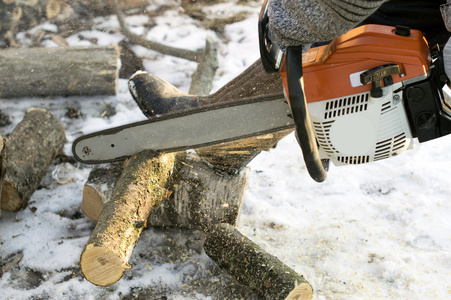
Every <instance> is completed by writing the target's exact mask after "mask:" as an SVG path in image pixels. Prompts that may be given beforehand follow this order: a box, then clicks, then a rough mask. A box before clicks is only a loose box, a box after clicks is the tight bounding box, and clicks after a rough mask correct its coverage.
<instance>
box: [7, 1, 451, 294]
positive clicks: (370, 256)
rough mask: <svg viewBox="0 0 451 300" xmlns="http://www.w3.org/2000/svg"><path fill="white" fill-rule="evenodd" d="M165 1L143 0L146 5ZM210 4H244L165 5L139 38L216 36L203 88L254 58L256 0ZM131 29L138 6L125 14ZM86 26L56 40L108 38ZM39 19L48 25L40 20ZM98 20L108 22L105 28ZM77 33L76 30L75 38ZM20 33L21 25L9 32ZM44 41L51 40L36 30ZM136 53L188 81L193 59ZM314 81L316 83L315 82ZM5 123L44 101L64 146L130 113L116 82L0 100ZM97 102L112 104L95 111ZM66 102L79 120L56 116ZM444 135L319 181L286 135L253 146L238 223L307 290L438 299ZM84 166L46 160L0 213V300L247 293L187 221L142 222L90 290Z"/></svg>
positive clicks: (448, 208) (448, 243)
mask: <svg viewBox="0 0 451 300" xmlns="http://www.w3.org/2000/svg"><path fill="white" fill-rule="evenodd" d="M163 3H164V4H168V3H169V4H175V3H176V2H174V1H162V0H161V1H152V4H150V5H149V7H148V9H149V10H151V9H154V8H156V7H157V6H158V5H160V4H163ZM204 9H205V11H206V12H209V13H210V14H211V15H218V16H219V15H221V14H226V13H233V12H238V11H248V12H249V15H248V18H247V19H246V20H244V21H241V22H237V23H233V24H230V25H227V26H226V28H225V31H224V35H218V34H217V33H216V32H214V31H211V30H206V29H205V28H203V27H202V26H200V23H199V22H198V21H195V20H193V19H190V18H189V17H187V16H186V15H185V14H183V13H182V12H181V11H180V10H179V9H178V8H177V6H176V5H175V6H174V9H171V10H169V11H167V12H165V13H164V14H163V15H162V16H160V17H157V18H156V20H155V21H156V24H157V26H155V27H153V28H152V29H151V30H149V31H148V32H147V33H146V36H147V37H148V38H149V39H152V40H155V41H160V42H163V43H166V44H168V45H172V46H178V47H185V48H188V49H197V48H201V47H202V46H203V45H204V43H205V38H206V37H207V36H210V37H212V38H213V39H214V41H215V42H216V43H217V47H218V53H219V69H218V71H217V75H216V78H215V82H214V90H216V89H218V88H220V87H221V86H222V85H224V84H225V83H226V82H228V81H229V80H231V79H232V78H234V77H235V76H236V75H238V74H239V73H240V72H242V71H243V70H244V69H245V68H246V67H247V66H249V65H250V64H251V63H253V62H254V61H255V60H256V59H257V58H258V55H259V52H258V44H257V19H258V12H259V10H260V3H251V4H250V5H247V6H240V5H236V4H234V3H232V2H231V1H229V3H224V4H216V5H214V6H211V7H205V8H204ZM127 22H129V25H130V26H132V27H133V30H134V32H136V33H139V34H141V33H143V32H144V29H143V25H144V24H145V23H146V22H149V20H148V17H147V16H145V15H142V16H134V17H129V18H127ZM95 24H96V25H95V26H94V28H93V29H92V30H91V31H83V32H80V33H77V34H75V35H74V36H71V37H69V38H68V42H69V43H70V44H71V45H80V44H85V43H89V42H88V40H87V39H86V38H88V37H89V38H90V39H91V38H95V39H97V41H98V43H99V44H111V43H117V42H119V41H120V40H121V39H122V38H123V36H122V35H121V34H119V33H118V22H117V19H116V18H115V17H114V16H111V17H102V18H97V19H96V22H95ZM45 26H46V30H50V31H51V30H57V28H55V27H54V26H53V25H51V24H46V25H45ZM106 29H108V30H106ZM80 36H83V37H84V39H80ZM19 38H22V39H23V40H22V41H23V42H26V35H22V36H19ZM44 45H45V46H48V47H51V46H56V45H55V44H53V42H51V41H50V40H47V41H46V42H44ZM133 49H134V51H135V52H136V53H137V54H138V55H140V56H144V57H146V58H147V60H146V61H145V68H146V71H148V72H151V73H154V74H156V75H157V76H159V77H161V78H163V79H165V80H167V81H169V82H171V83H172V84H174V85H176V86H177V87H179V88H180V89H181V90H183V91H188V88H189V85H190V76H191V74H192V72H193V71H194V70H195V68H196V65H195V63H192V62H187V61H185V60H182V59H177V58H173V57H167V56H164V55H161V54H158V53H155V52H153V51H150V50H147V49H144V48H143V47H140V46H134V47H133ZM325 88H327V87H325ZM0 105H1V109H2V110H3V111H4V112H5V113H7V114H9V115H10V116H11V119H12V121H13V124H11V125H9V126H6V127H0V134H3V135H6V134H8V133H9V132H11V131H12V129H13V128H14V126H15V125H17V123H18V122H19V121H20V120H21V119H22V116H23V114H24V112H25V110H26V109H27V108H30V107H36V106H38V107H44V108H47V109H49V110H50V111H51V112H52V113H54V114H55V115H57V116H58V117H60V118H61V120H62V121H63V123H64V125H65V126H66V132H67V139H68V142H67V145H66V147H65V152H66V154H67V155H71V152H70V146H71V142H72V141H73V140H74V139H75V138H76V137H78V136H79V135H81V134H82V133H89V132H92V131H96V130H99V129H102V128H107V127H111V126H115V125H122V124H125V123H128V122H131V121H135V120H141V119H143V118H144V117H143V116H142V114H141V113H140V111H139V109H138V108H137V106H136V105H135V104H134V102H133V100H132V99H131V96H130V95H129V94H128V91H127V87H126V80H121V81H120V86H119V92H118V95H117V96H112V97H69V98H63V97H56V98H52V99H38V98H26V99H0ZM107 105H112V106H114V107H115V108H116V112H117V113H116V115H114V116H113V117H111V118H109V119H105V118H102V117H101V115H102V112H103V111H104V110H105V107H107ZM68 107H76V108H78V109H79V110H80V111H81V113H82V114H83V116H84V117H83V118H81V119H69V118H67V117H66V116H65V113H66V110H67V108H68ZM448 151H450V153H451V137H445V138H441V139H439V140H435V141H430V142H427V143H424V144H421V145H420V144H418V143H417V144H416V145H415V149H414V150H412V151H408V152H406V153H405V154H403V155H401V156H399V157H396V158H392V159H389V160H386V161H381V162H377V163H371V164H367V165H361V166H349V167H339V168H338V167H333V166H332V167H331V170H330V171H329V175H328V179H327V180H326V181H325V182H324V183H321V184H319V183H316V182H314V181H313V180H312V179H310V177H309V176H308V174H307V172H306V169H305V167H304V164H303V159H302V154H301V151H300V149H299V147H298V145H297V143H296V141H295V139H294V137H293V136H288V137H287V138H285V139H283V140H282V141H281V142H280V143H279V145H278V146H277V148H275V149H273V150H271V151H269V152H264V153H262V154H260V155H259V156H258V157H257V158H256V159H254V160H253V161H252V162H251V163H250V165H249V168H250V171H249V184H248V187H247V190H246V192H245V196H244V199H243V207H242V210H241V214H240V217H239V224H238V229H239V230H240V231H241V232H242V233H243V234H245V235H246V236H248V237H249V238H251V239H252V240H253V241H254V242H256V243H257V244H259V245H261V246H262V247H263V248H264V249H266V250H267V251H268V252H270V253H272V254H273V255H275V256H277V257H278V258H279V259H281V260H282V261H284V262H285V263H286V264H287V265H289V266H290V267H292V268H293V269H294V270H296V271H297V272H299V273H301V274H303V275H304V277H305V278H306V279H307V281H309V282H310V283H311V285H312V286H313V288H314V299H451V283H450V282H451V202H450V199H451V184H450V181H451V177H450V175H449V172H451V171H450V170H451V154H449V153H448ZM89 171H90V167H89V166H85V165H80V164H75V165H72V164H69V163H61V164H55V165H53V166H52V167H51V169H50V170H49V172H48V174H47V176H46V177H45V179H44V180H43V182H42V185H41V188H40V189H39V190H38V191H36V192H35V194H34V195H33V196H32V198H31V200H30V203H29V205H28V208H26V209H25V210H23V211H20V212H18V213H10V212H5V211H3V212H2V216H1V220H0V255H1V263H2V265H4V264H5V263H7V262H9V261H10V260H12V259H13V258H14V257H17V255H18V254H20V253H22V254H23V257H22V259H21V260H20V262H19V263H18V264H17V265H15V267H14V268H13V269H12V270H8V271H6V272H4V273H3V275H2V277H1V279H0V290H1V292H0V299H121V298H124V299H212V300H215V299H226V298H227V299H259V298H258V297H257V296H255V294H253V293H252V292H251V291H250V290H249V289H246V288H244V287H241V286H239V285H238V284H237V283H236V282H234V281H233V279H232V278H231V277H230V276H228V275H227V274H224V273H223V272H222V271H221V270H220V269H219V268H218V267H217V266H216V265H215V264H214V262H212V261H211V260H210V259H209V258H208V257H207V256H206V255H205V253H204V252H203V250H202V242H203V239H204V237H205V235H204V234H203V233H202V232H198V231H184V230H180V229H166V230H162V229H158V228H148V229H147V230H145V231H144V233H143V236H142V238H141V240H140V242H139V243H138V245H137V247H136V248H135V251H134V253H133V255H132V258H131V261H130V262H131V264H132V265H133V269H132V270H129V271H127V273H126V275H125V276H124V277H123V278H122V279H121V280H120V281H119V282H117V283H116V284H114V285H112V286H110V287H107V288H103V287H97V286H94V285H92V284H91V283H89V282H88V281H86V280H85V279H84V278H83V276H82V275H81V272H80V269H79V265H78V263H79V258H80V254H81V251H82V249H83V247H84V244H85V243H86V241H87V239H88V237H89V234H90V232H91V231H92V229H93V228H94V226H95V224H94V223H93V222H91V221H89V220H88V219H87V218H86V217H84V216H83V214H82V213H81V210H80V204H81V196H82V188H83V184H84V182H85V180H86V179H87V176H88V174H89Z"/></svg>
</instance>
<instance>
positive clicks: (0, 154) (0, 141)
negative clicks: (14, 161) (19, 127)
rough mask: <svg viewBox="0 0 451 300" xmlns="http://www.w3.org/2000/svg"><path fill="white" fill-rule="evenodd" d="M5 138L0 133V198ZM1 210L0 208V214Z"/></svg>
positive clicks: (3, 170) (3, 174) (0, 194)
mask: <svg viewBox="0 0 451 300" xmlns="http://www.w3.org/2000/svg"><path fill="white" fill-rule="evenodd" d="M5 156H6V139H5V138H4V137H3V136H2V135H0V200H1V198H2V186H3V178H4V177H5V173H6V167H5V165H6V164H5V160H6V157H5ZM1 213H2V210H1V209H0V216H1V215H2V214H1Z"/></svg>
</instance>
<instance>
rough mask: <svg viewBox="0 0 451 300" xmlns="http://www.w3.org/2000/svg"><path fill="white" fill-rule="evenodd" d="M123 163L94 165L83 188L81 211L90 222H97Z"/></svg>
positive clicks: (119, 174)
mask: <svg viewBox="0 0 451 300" xmlns="http://www.w3.org/2000/svg"><path fill="white" fill-rule="evenodd" d="M123 169H124V168H123V162H120V163H114V164H101V165H95V166H94V167H93V168H92V170H91V172H90V173H89V177H88V180H87V181H86V183H85V185H84V187H83V199H82V201H81V210H82V211H83V213H84V214H85V215H86V216H87V217H88V218H89V219H91V220H92V221H95V222H97V221H98V220H99V218H100V211H101V210H102V207H103V205H104V204H105V203H106V202H107V201H109V200H110V199H111V194H112V193H113V189H114V187H115V186H116V182H117V181H118V180H119V177H120V176H121V173H122V170H123Z"/></svg>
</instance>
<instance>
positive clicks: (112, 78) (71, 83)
mask: <svg viewBox="0 0 451 300" xmlns="http://www.w3.org/2000/svg"><path fill="white" fill-rule="evenodd" d="M0 61H1V62H2V63H1V64H0V78H1V85H0V98H10V97H28V96H59V95H62V96H71V95H115V94H116V90H117V81H118V77H119V74H118V61H119V50H118V48H117V46H108V47H102V46H90V47H58V48H20V49H6V50H0ZM12 70H14V72H12ZM61 70H65V72H61Z"/></svg>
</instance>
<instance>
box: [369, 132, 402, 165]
mask: <svg viewBox="0 0 451 300" xmlns="http://www.w3.org/2000/svg"><path fill="white" fill-rule="evenodd" d="M406 146H407V136H406V134H405V133H404V132H403V133H401V134H398V135H397V136H395V137H393V138H391V139H386V140H384V141H381V142H378V143H377V144H376V150H375V153H374V160H375V161H376V160H381V159H385V158H389V157H391V156H394V155H396V154H397V153H396V151H398V150H400V149H404V148H405V147H406Z"/></svg>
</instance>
